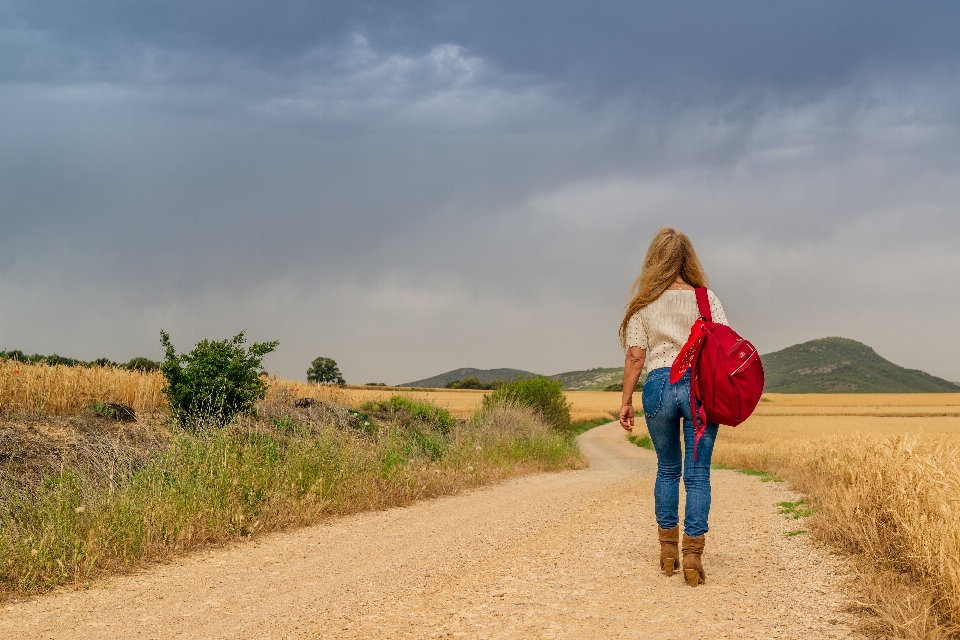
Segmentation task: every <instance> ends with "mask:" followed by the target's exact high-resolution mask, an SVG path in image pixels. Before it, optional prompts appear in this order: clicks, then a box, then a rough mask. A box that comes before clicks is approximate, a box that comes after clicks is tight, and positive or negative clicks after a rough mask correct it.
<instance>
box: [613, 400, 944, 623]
mask: <svg viewBox="0 0 960 640" xmlns="http://www.w3.org/2000/svg"><path fill="white" fill-rule="evenodd" d="M808 398H809V396H808ZM781 399H782V398H779V397H778V399H777V400H778V401H779V400H781ZM791 400H793V399H792V398H791ZM874 401H875V397H870V396H864V398H863V399H862V400H860V401H858V402H857V403H856V405H851V406H848V407H845V408H843V411H844V412H851V413H852V412H854V411H857V412H858V413H857V414H856V416H855V417H854V418H851V413H840V414H839V415H834V416H833V417H831V416H830V415H829V414H826V413H823V411H824V410H825V409H824V407H819V406H817V405H811V406H810V407H809V408H808V409H807V410H809V411H811V412H812V413H811V415H810V417H811V418H814V417H815V418H816V419H817V420H819V421H821V422H823V423H824V424H823V426H822V427H821V428H820V430H819V431H815V432H813V433H811V434H810V438H809V439H803V438H800V437H784V436H779V437H778V436H777V435H776V431H775V430H776V429H778V428H779V427H778V424H777V422H783V421H784V418H785V417H787V416H792V417H793V419H796V420H799V419H800V418H801V417H806V416H801V415H800V414H798V413H789V414H785V413H783V409H779V410H777V411H778V412H777V413H775V414H772V415H775V416H778V417H779V420H778V421H777V422H774V421H770V424H769V425H767V424H766V423H767V421H769V418H767V419H764V420H763V421H762V422H758V423H757V425H756V427H754V428H753V429H751V430H744V429H743V427H738V428H737V429H730V428H728V427H721V437H719V438H717V441H716V445H715V448H714V456H713V462H714V465H713V466H714V468H715V469H731V470H734V471H737V472H739V473H743V474H745V475H749V476H753V477H756V478H757V479H758V480H760V481H761V482H784V481H786V482H788V483H789V484H790V486H791V488H792V489H795V490H796V491H798V492H800V493H801V494H803V496H804V497H803V498H802V499H799V500H795V501H785V502H780V503H778V504H777V505H776V506H777V510H778V512H779V513H780V514H781V515H783V516H784V517H785V518H788V519H789V520H791V521H794V520H796V528H793V529H792V530H791V531H788V532H787V533H785V534H784V535H785V536H787V537H793V536H798V535H809V536H812V537H813V538H814V539H815V540H817V541H818V542H819V543H821V544H824V545H825V546H827V547H828V548H831V549H833V550H834V551H836V552H838V553H841V554H843V555H846V556H848V557H850V559H851V564H850V576H851V578H852V579H854V580H855V581H856V582H857V584H858V586H859V594H858V598H857V601H858V605H857V606H858V607H860V608H861V609H862V610H863V611H864V612H865V613H867V614H868V615H867V616H866V617H865V618H864V623H865V625H866V626H867V628H866V629H865V630H866V631H868V632H870V633H872V634H875V635H877V636H882V637H894V638H909V639H911V640H942V639H945V638H954V637H960V438H958V437H957V436H956V435H953V436H950V435H937V434H924V433H922V432H921V433H915V434H897V435H889V434H886V433H884V431H886V430H888V429H889V427H883V431H881V429H880V428H879V427H878V428H877V431H876V432H874V433H870V432H857V431H851V432H850V433H844V434H843V435H823V434H824V433H829V432H831V431H832V432H833V433H834V434H837V432H839V431H841V430H845V429H842V426H841V425H844V424H846V422H847V421H850V420H855V422H853V423H852V424H855V425H859V424H860V421H859V420H860V415H861V414H860V413H859V412H860V411H869V410H874V411H876V410H877V409H879V410H880V411H882V414H881V415H880V417H881V418H883V419H886V420H891V419H897V418H896V416H895V414H896V412H897V411H902V412H903V413H906V414H907V416H908V417H907V418H904V420H914V421H915V420H917V418H916V417H915V416H916V415H917V414H916V413H913V411H914V410H915V409H916V407H911V406H907V407H906V411H903V409H895V408H893V407H878V408H874V407H873V406H872V405H873V403H874ZM797 402H799V400H797ZM807 402H811V399H808V400H807ZM857 405H863V406H862V407H860V406H857ZM825 406H826V405H825ZM951 406H952V405H951ZM826 408H827V409H829V407H828V406H827V407H826ZM943 409H944V407H939V408H937V409H936V413H934V414H932V415H933V417H934V418H935V419H939V420H943V419H945V417H944V414H947V418H949V417H951V416H952V415H953V414H952V413H948V412H946V411H943ZM798 410H799V409H798ZM771 411H773V409H771ZM867 415H870V414H867ZM877 419H878V418H873V417H871V422H876V420H877ZM751 420H753V418H751ZM866 424H868V425H869V424H870V423H866ZM627 439H628V440H629V441H630V442H632V443H633V444H635V445H637V446H640V447H643V448H646V449H651V450H652V449H653V444H652V442H651V441H650V437H649V435H648V434H647V433H646V431H645V430H643V429H642V428H640V429H635V430H634V433H633V434H631V435H629V436H627Z"/></svg>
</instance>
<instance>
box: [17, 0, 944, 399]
mask: <svg viewBox="0 0 960 640" xmlns="http://www.w3.org/2000/svg"><path fill="white" fill-rule="evenodd" d="M957 33H960V4H958V3H956V2H952V1H951V2H931V1H927V2H922V3H921V2H895V3H888V2H881V1H877V0H870V1H869V2H854V1H846V2H835V1H833V0H831V1H828V2H816V1H810V0H805V1H803V2H760V1H750V2H718V1H716V0H709V1H705V2H673V1H670V2H667V1H662V2H661V1H658V2H644V1H637V0H632V1H629V2H606V1H599V0H589V1H587V0H581V1H579V2H563V1H560V0H539V1H532V0H529V1H525V0H516V1H503V2H489V1H482V0H479V1H476V2H459V1H443V2H396V1H394V2H383V3H377V2H362V1H358V0H349V1H347V2H330V1H321V2H294V1H290V2H245V1H238V0H229V1H225V2H203V1H197V0H187V1H185V2H176V1H173V0H162V1H160V2H150V1H138V2H130V1H129V0H118V1H115V2H106V1H105V2H81V1H77V0H71V1H68V2H62V3H57V2H45V1H42V0H24V1H22V2H17V1H4V2H0V83H2V84H0V349H22V350H24V351H27V352H31V353H32V352H40V353H51V352H57V353H59V354H61V355H66V356H71V357H75V358H82V359H93V358H97V357H108V358H111V359H113V360H118V361H126V360H128V359H130V358H131V357H133V356H140V355H143V356H147V357H150V358H154V359H159V358H160V356H161V351H160V348H159V332H160V329H161V328H163V329H166V330H167V331H169V332H170V334H171V336H172V338H173V341H174V343H175V344H176V345H177V346H178V347H180V348H181V349H184V350H185V349H188V348H190V347H192V346H193V344H195V343H196V342H197V341H198V340H200V339H201V338H214V339H222V338H225V337H229V336H232V335H234V334H235V333H237V332H239V331H241V330H245V331H246V332H247V335H248V337H249V338H250V339H251V340H255V341H264V340H274V339H275V340H279V341H280V347H279V348H278V350H277V352H276V353H275V354H272V355H270V356H268V358H267V360H266V364H267V367H268V368H269V369H270V370H271V371H273V372H276V373H278V374H280V375H282V376H284V377H290V378H305V372H306V369H307V367H308V365H309V363H310V361H311V360H312V359H313V358H315V357H317V356H321V355H322V356H328V357H332V358H334V359H335V360H336V361H337V362H338V363H339V364H340V368H341V369H342V371H343V373H344V376H345V377H346V379H347V381H348V382H353V383H363V382H372V381H383V382H387V383H399V382H405V381H410V380H415V379H419V378H423V377H426V376H429V375H433V374H437V373H440V372H443V371H446V370H449V369H453V368H457V367H480V368H493V367H515V368H520V369H527V370H531V371H539V372H544V373H557V372H560V371H565V370H571V369H584V368H589V367H598V366H619V365H620V364H621V363H622V353H621V351H620V348H619V342H618V338H617V329H618V326H619V322H620V319H621V314H622V312H623V305H624V303H625V298H626V295H627V291H628V289H629V287H630V285H631V283H632V281H633V279H634V278H635V277H636V275H637V272H638V270H639V268H640V264H641V261H642V258H643V253H644V251H645V249H646V245H647V243H648V241H649V239H650V236H651V235H652V233H653V232H654V231H655V230H656V229H657V228H658V227H660V226H661V225H673V226H676V227H678V228H680V229H682V230H684V231H686V232H687V233H689V234H690V236H691V237H692V239H693V241H694V243H695V245H696V247H697V250H698V252H699V254H700V257H701V259H702V261H703V262H704V265H705V267H706V269H707V272H708V275H709V277H710V281H711V287H712V288H713V290H714V291H715V292H716V293H717V295H718V296H719V297H720V299H721V301H722V302H723V305H724V308H725V310H726V312H727V316H728V317H729V318H730V320H731V322H732V324H733V325H734V327H735V328H736V329H737V330H738V331H739V332H740V333H741V334H743V335H744V336H745V337H747V338H748V339H750V340H752V341H753V342H754V343H755V344H756V345H757V347H758V348H759V349H760V351H761V352H762V353H766V352H770V351H774V350H777V349H781V348H783V347H786V346H789V345H791V344H795V343H798V342H802V341H805V340H810V339H813V338H821V337H825V336H843V337H847V338H853V339H855V340H860V341H862V342H865V343H866V344H869V345H870V346H872V347H874V348H875V349H877V351H878V352H879V353H880V354H881V355H882V356H884V357H886V358H888V359H890V360H892V361H894V362H896V363H898V364H901V365H903V366H907V367H911V368H920V369H924V370H926V371H928V372H930V373H933V374H935V375H939V376H942V377H945V378H948V379H951V380H960V337H958V335H960V334H958V332H957V329H956V323H957V319H958V318H960V293H958V292H960V285H958V277H960V38H958V37H957Z"/></svg>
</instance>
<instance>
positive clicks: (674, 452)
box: [620, 227, 727, 586]
mask: <svg viewBox="0 0 960 640" xmlns="http://www.w3.org/2000/svg"><path fill="white" fill-rule="evenodd" d="M706 286H707V276H706V274H705V273H704V272H703V267H702V266H701V265H700V260H699V259H697V254H696V253H695V252H694V250H693V244H691V242H690V238H688V237H687V236H686V234H683V233H680V232H678V231H676V230H675V229H672V228H670V227H664V228H662V229H660V230H659V231H657V233H656V235H654V236H653V240H652V241H651V242H650V247H649V248H648V249H647V255H646V257H645V258H644V260H643V268H642V269H641V270H640V276H639V277H638V278H637V280H636V282H634V284H633V289H632V290H631V295H632V298H631V300H630V304H629V305H627V312H626V315H624V318H623V322H622V323H620V342H621V344H622V345H623V347H624V349H625V350H626V361H625V363H624V369H623V400H622V402H621V406H620V426H622V427H623V428H624V429H626V430H627V431H632V430H633V425H634V409H633V390H634V389H635V388H636V385H637V381H638V380H639V379H640V373H641V371H642V370H643V365H644V363H646V364H647V369H648V371H649V374H648V375H647V380H646V382H645V383H644V385H643V392H642V396H643V413H644V416H645V417H646V422H647V430H648V431H649V432H650V439H651V440H653V448H654V450H655V451H656V452H657V481H656V485H655V487H654V492H653V497H654V503H655V506H656V518H657V525H658V529H659V534H660V568H661V569H662V570H663V571H665V572H666V574H667V575H673V570H674V567H676V566H677V565H678V564H680V558H679V555H680V554H679V550H678V548H677V545H678V543H679V542H680V525H679V513H678V511H679V503H680V476H681V474H682V475H683V486H684V488H685V489H686V492H687V504H686V509H685V511H684V517H683V546H682V549H683V560H682V567H683V569H684V574H685V575H686V577H687V580H688V581H689V582H690V584H691V586H696V585H697V584H703V583H704V581H705V579H706V577H707V576H706V573H705V572H704V570H703V564H702V562H701V555H702V554H703V547H704V542H705V538H706V535H705V534H706V533H707V516H708V515H709V513H710V458H711V456H712V455H713V442H714V439H715V438H716V436H717V425H715V424H707V427H706V431H705V432H704V434H703V436H702V437H701V438H700V441H699V444H698V445H697V455H696V456H694V452H693V446H694V434H693V416H691V415H690V372H689V371H687V373H686V374H684V376H683V377H682V378H681V379H680V381H679V382H677V383H676V384H670V366H671V365H672V364H673V361H674V359H675V358H676V357H677V354H678V353H680V349H681V348H682V347H683V344H684V343H685V342H686V341H687V337H688V336H689V334H690V328H691V327H692V326H693V323H694V322H695V321H696V320H697V318H698V317H700V312H699V311H698V309H697V299H696V294H695V293H694V287H706ZM707 295H708V298H709V300H710V312H711V313H712V314H713V321H714V322H719V323H722V324H727V318H726V316H725V315H724V314H723V308H722V307H721V306H720V301H719V300H718V299H717V297H716V296H715V295H714V294H713V292H712V291H708V294H707ZM681 421H682V422H683V450H681V446H680V423H681ZM694 572H695V573H694Z"/></svg>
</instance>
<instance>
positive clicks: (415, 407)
mask: <svg viewBox="0 0 960 640" xmlns="http://www.w3.org/2000/svg"><path fill="white" fill-rule="evenodd" d="M362 409H363V410H364V411H369V412H370V413H379V414H389V415H393V416H396V417H398V418H400V419H401V421H403V422H411V421H412V422H419V423H423V424H426V425H429V426H430V427H431V428H432V429H434V430H436V431H439V432H440V433H443V434H447V433H449V432H450V430H451V429H453V427H454V426H455V425H456V424H457V420H456V418H454V417H453V416H452V415H451V414H450V412H449V411H447V410H446V409H444V408H442V407H438V406H436V405H434V404H430V403H429V402H417V401H415V400H410V399H408V398H404V397H403V396H393V397H392V398H390V399H389V400H374V401H372V402H367V403H365V404H364V405H363V407H362Z"/></svg>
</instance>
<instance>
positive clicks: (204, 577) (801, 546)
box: [0, 423, 855, 639]
mask: <svg viewBox="0 0 960 640" xmlns="http://www.w3.org/2000/svg"><path fill="white" fill-rule="evenodd" d="M721 436H722V434H721ZM580 444H581V447H582V449H583V451H584V452H585V453H586V455H587V456H588V457H589V459H590V468H589V469H585V470H582V471H571V472H564V473H553V474H540V475H536V476H528V477H524V478H519V479H514V480H511V481H508V482H504V483H503V484H500V485H497V486H494V487H488V488H483V489H478V490H472V491H468V492H465V493H462V494H460V495H457V496H452V497H446V498H439V499H436V500H430V501H425V502H422V503H418V504H415V505H413V506H411V507H406V508H401V509H393V510H390V511H385V512H376V513H364V514H359V515H355V516H349V517H344V518H339V519H336V520H331V521H330V522H328V523H325V524H322V525H318V526H314V527H309V528H305V529H300V530H297V531H293V532H289V533H283V534H275V535H269V536H264V537H263V538H260V539H258V540H254V541H252V542H250V543H246V544H238V545H235V546H232V547H230V548H225V549H218V550H213V551H209V552H204V553H199V554H196V555H193V556H190V557H187V558H184V559H181V560H179V561H177V562H174V563H172V564H169V565H164V566H160V567H156V568H153V569H150V570H147V571H143V572H141V573H139V574H136V575H130V576H121V577H117V578H112V579H109V580H105V581H103V582H100V583H98V584H96V585H95V586H93V587H92V588H90V589H88V590H86V591H73V590H62V591H60V592H58V593H55V594H52V595H48V596H45V597H41V598H37V599H33V600H31V601H27V602H21V603H8V604H6V605H3V606H2V608H0V637H4V638H45V639H46V638H158V639H166V638H429V637H475V638H508V637H509V638H671V639H672V638H705V639H708V638H709V639H714V638H750V637H755V638H778V639H786V638H817V639H820V638H832V637H850V636H853V635H855V634H854V633H853V632H852V631H851V624H852V622H853V621H852V619H851V618H850V616H849V615H848V614H845V613H843V608H844V606H845V605H846V601H845V598H844V595H843V593H842V591H841V588H842V585H843V582H844V579H845V574H846V570H845V568H844V566H843V564H842V561H841V560H840V559H838V558H835V557H832V556H828V555H827V554H825V553H824V552H822V551H819V550H817V549H815V548H813V547H812V546H810V545H809V543H808V542H807V541H806V539H805V538H806V537H805V536H802V535H800V536H795V537H790V538H786V537H784V536H783V533H784V532H786V531H787V530H789V529H791V528H795V526H796V525H795V524H794V522H795V521H788V520H786V519H784V518H783V516H780V515H777V513H776V508H775V506H774V505H775V504H776V503H777V502H779V501H782V500H787V499H792V497H793V496H792V494H790V493H789V492H788V491H786V490H785V489H783V488H782V486H781V485H776V484H774V483H767V484H764V483H762V482H760V481H759V480H757V479H756V478H751V477H748V476H745V475H743V474H739V473H736V472H733V471H716V472H715V473H714V489H713V495H714V505H713V510H712V513H711V527H712V530H711V532H710V534H708V541H707V550H706V553H705V555H704V564H705V567H706V569H707V572H708V580H707V584H706V585H704V586H701V587H698V588H695V589H693V588H690V587H688V586H687V585H686V584H685V583H684V582H683V579H682V577H681V576H680V574H677V575H675V576H674V577H672V578H667V577H665V576H663V575H661V574H660V573H659V572H658V571H657V568H656V564H657V558H658V553H659V547H658V544H657V542H656V525H655V523H654V520H653V495H652V494H653V480H654V470H655V459H654V456H653V454H652V453H651V452H649V451H645V450H643V449H640V448H638V447H636V446H634V445H632V444H630V443H628V442H627V441H626V440H625V438H624V434H623V431H622V430H621V429H620V427H619V426H618V425H617V424H616V423H611V424H608V425H605V426H602V427H598V428H596V429H593V430H592V431H588V432H587V433H585V434H583V435H582V436H580Z"/></svg>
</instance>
